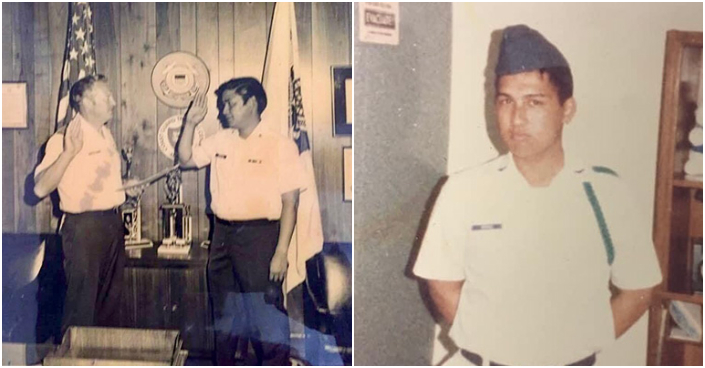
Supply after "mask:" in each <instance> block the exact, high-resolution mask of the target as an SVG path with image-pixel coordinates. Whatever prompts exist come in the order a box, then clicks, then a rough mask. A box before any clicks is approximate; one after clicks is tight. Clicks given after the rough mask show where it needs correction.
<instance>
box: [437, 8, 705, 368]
mask: <svg viewBox="0 0 705 368" xmlns="http://www.w3.org/2000/svg"><path fill="white" fill-rule="evenodd" d="M522 23H523V24H526V25H528V26H529V27H532V28H534V29H537V30H539V31H540V32H541V33H542V34H543V35H544V36H545V37H546V38H548V39H549V40H550V41H551V42H552V43H553V44H555V45H556V46H557V47H558V48H559V49H560V50H561V51H562V52H563V54H564V55H565V57H566V59H567V60H568V62H569V63H570V65H571V68H572V71H573V76H574V82H575V93H574V97H575V98H576V100H577V103H578V113H577V115H576V117H575V119H574V120H573V122H572V123H571V124H570V126H569V127H568V128H567V129H566V131H565V142H566V149H567V150H573V151H575V152H577V153H579V154H580V155H581V156H582V157H583V158H584V159H585V160H586V161H587V162H591V163H594V164H601V165H605V166H608V167H611V168H613V169H614V170H616V171H617V172H618V173H620V176H621V177H622V178H624V179H625V180H626V181H627V182H628V183H629V184H630V185H631V186H632V187H633V188H634V195H635V196H636V198H637V199H638V200H639V201H640V202H641V203H642V204H643V206H644V207H643V209H644V213H645V216H649V217H651V216H652V213H653V198H654V197H653V196H654V185H655V184H654V179H655V169H656V152H657V143H658V142H657V141H658V138H657V137H658V125H659V112H660V104H661V79H662V69H663V60H664V50H665V40H666V31H667V30H669V29H678V30H688V31H702V28H703V5H702V3H687V4H685V3H680V4H668V3H650V4H636V3H622V4H604V3H601V4H561V3H548V4H531V3H520V4H499V3H496V4H492V3H482V4H458V3H456V4H453V44H452V47H453V54H452V62H453V68H452V69H453V70H452V86H451V116H450V142H449V156H448V171H449V172H454V171H457V170H459V169H462V168H464V167H467V166H474V165H477V164H479V163H482V162H484V161H487V160H488V159H490V158H492V157H494V156H495V155H496V154H497V152H496V150H495V148H494V146H493V144H492V143H491V141H490V138H489V137H488V126H491V125H492V124H494V122H490V123H489V124H488V123H487V122H486V121H487V119H486V118H485V89H484V87H485V85H486V82H487V80H486V78H485V75H486V73H487V66H488V60H487V59H488V47H489V45H490V35H491V34H492V32H493V31H497V30H501V29H503V28H504V27H506V26H508V25H513V24H522ZM492 67H493V65H492ZM491 71H492V69H489V72H491ZM489 75H491V74H489ZM489 131H490V132H491V128H490V129H489ZM436 353H438V352H436ZM435 355H436V356H438V355H442V354H435ZM645 359H646V318H643V319H642V320H641V321H640V322H639V324H638V325H637V326H635V327H634V328H633V329H632V330H631V331H630V332H629V333H628V334H627V335H625V336H624V337H623V338H622V339H621V340H620V341H618V342H617V344H616V345H615V346H613V347H612V348H610V349H609V351H606V352H604V354H602V356H601V357H600V359H599V360H598V364H614V365H643V364H645V362H646V360H645Z"/></svg>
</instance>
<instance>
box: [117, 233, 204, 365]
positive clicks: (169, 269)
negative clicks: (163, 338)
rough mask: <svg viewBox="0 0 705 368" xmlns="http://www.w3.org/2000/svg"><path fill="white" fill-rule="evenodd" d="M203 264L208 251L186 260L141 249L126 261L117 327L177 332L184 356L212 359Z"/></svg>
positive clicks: (195, 248)
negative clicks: (180, 339)
mask: <svg viewBox="0 0 705 368" xmlns="http://www.w3.org/2000/svg"><path fill="white" fill-rule="evenodd" d="M207 264H208V250H207V249H202V248H200V247H198V246H197V245H194V246H193V247H192V249H191V252H190V254H189V256H188V258H162V257H158V256H157V251H156V248H150V249H143V250H142V251H141V256H140V257H138V258H133V257H128V259H127V264H126V267H125V290H124V294H123V307H122V308H121V313H120V314H121V315H120V317H121V324H122V326H124V327H135V328H158V329H178V330H179V331H181V335H182V338H183V340H184V349H187V350H188V351H189V356H201V357H210V356H212V354H213V349H214V341H213V339H214V337H213V327H212V326H213V318H212V315H211V310H210V303H209V300H208V284H207V281H206V280H207V279H206V266H207Z"/></svg>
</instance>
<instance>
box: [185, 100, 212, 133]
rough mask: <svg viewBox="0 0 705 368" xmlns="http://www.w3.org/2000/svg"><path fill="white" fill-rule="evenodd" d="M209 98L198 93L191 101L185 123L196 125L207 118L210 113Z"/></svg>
mask: <svg viewBox="0 0 705 368" xmlns="http://www.w3.org/2000/svg"><path fill="white" fill-rule="evenodd" d="M207 103H208V98H207V97H206V94H205V93H201V92H197V93H196V97H195V98H194V99H193V101H191V104H190V105H189V107H188V110H187V111H186V115H185V116H184V123H185V124H187V125H196V124H198V123H200V122H201V121H203V119H205V118H206V113H208V106H207Z"/></svg>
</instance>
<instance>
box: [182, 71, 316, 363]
mask: <svg viewBox="0 0 705 368" xmlns="http://www.w3.org/2000/svg"><path fill="white" fill-rule="evenodd" d="M215 94H216V96H217V99H218V100H217V105H218V110H219V111H218V112H219V116H218V118H219V120H220V122H221V124H222V126H223V128H224V129H222V130H220V131H219V132H218V133H216V134H214V135H212V136H210V137H208V138H206V139H205V140H204V141H203V142H201V144H200V145H199V146H197V147H193V148H192V145H193V135H194V130H195V128H196V125H197V124H198V123H200V122H201V121H202V120H203V119H204V118H205V115H206V110H207V109H206V97H205V95H203V94H199V95H198V96H197V97H196V98H195V100H194V101H193V102H192V104H191V106H190V107H189V111H188V112H187V114H186V117H185V118H184V127H183V130H182V133H181V138H180V140H179V143H178V147H177V150H178V154H179V162H180V163H181V167H182V168H194V167H199V168H200V167H203V166H206V165H210V170H211V175H210V192H211V195H212V198H213V200H212V203H211V208H212V209H213V213H214V214H215V217H216V220H215V228H214V231H213V240H212V242H211V247H210V254H209V262H208V283H209V293H210V297H211V299H212V301H213V311H214V319H215V323H214V325H215V330H216V361H217V363H218V365H235V364H236V363H242V361H239V362H238V361H237V360H236V350H237V349H236V347H237V345H238V340H240V339H244V340H250V341H251V342H252V344H253V348H254V351H255V353H256V361H245V363H249V364H262V365H288V364H289V346H288V344H289V323H288V318H286V315H285V314H284V309H283V305H282V300H281V299H282V298H278V296H279V295H281V282H282V281H283V280H284V276H285V275H286V270H287V249H288V246H289V242H290V240H291V236H292V233H293V231H294V225H295V224H296V208H297V203H298V197H299V189H300V188H301V187H303V184H304V178H303V176H302V175H303V174H302V173H303V168H302V167H301V163H300V161H299V151H298V149H297V147H296V145H295V144H294V142H293V141H292V140H291V139H289V138H286V137H284V136H281V135H279V134H277V133H273V132H268V131H266V130H264V129H262V126H263V125H264V124H263V123H262V122H261V114H262V112H263V111H264V109H265V108H266V107H267V96H266V93H265V91H264V89H263V87H262V85H261V84H260V83H259V81H257V80H256V79H254V78H237V79H232V80H230V81H227V82H225V83H223V84H222V85H221V86H220V87H219V88H218V90H217V91H216V92H215ZM270 298H271V299H275V300H274V301H272V300H269V299H270ZM241 358H244V357H241Z"/></svg>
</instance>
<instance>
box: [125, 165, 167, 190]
mask: <svg viewBox="0 0 705 368" xmlns="http://www.w3.org/2000/svg"><path fill="white" fill-rule="evenodd" d="M178 168H179V165H178V164H176V165H174V166H172V167H168V168H166V169H164V170H162V171H160V172H158V173H156V174H154V175H152V176H150V177H148V178H146V179H143V180H140V181H138V182H134V183H130V184H125V185H123V186H122V187H120V188H119V189H118V190H127V189H131V188H135V187H140V186H143V185H149V184H152V183H153V182H155V181H157V180H159V179H161V178H163V177H164V176H166V175H167V174H168V173H170V172H171V171H174V170H176V169H178Z"/></svg>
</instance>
